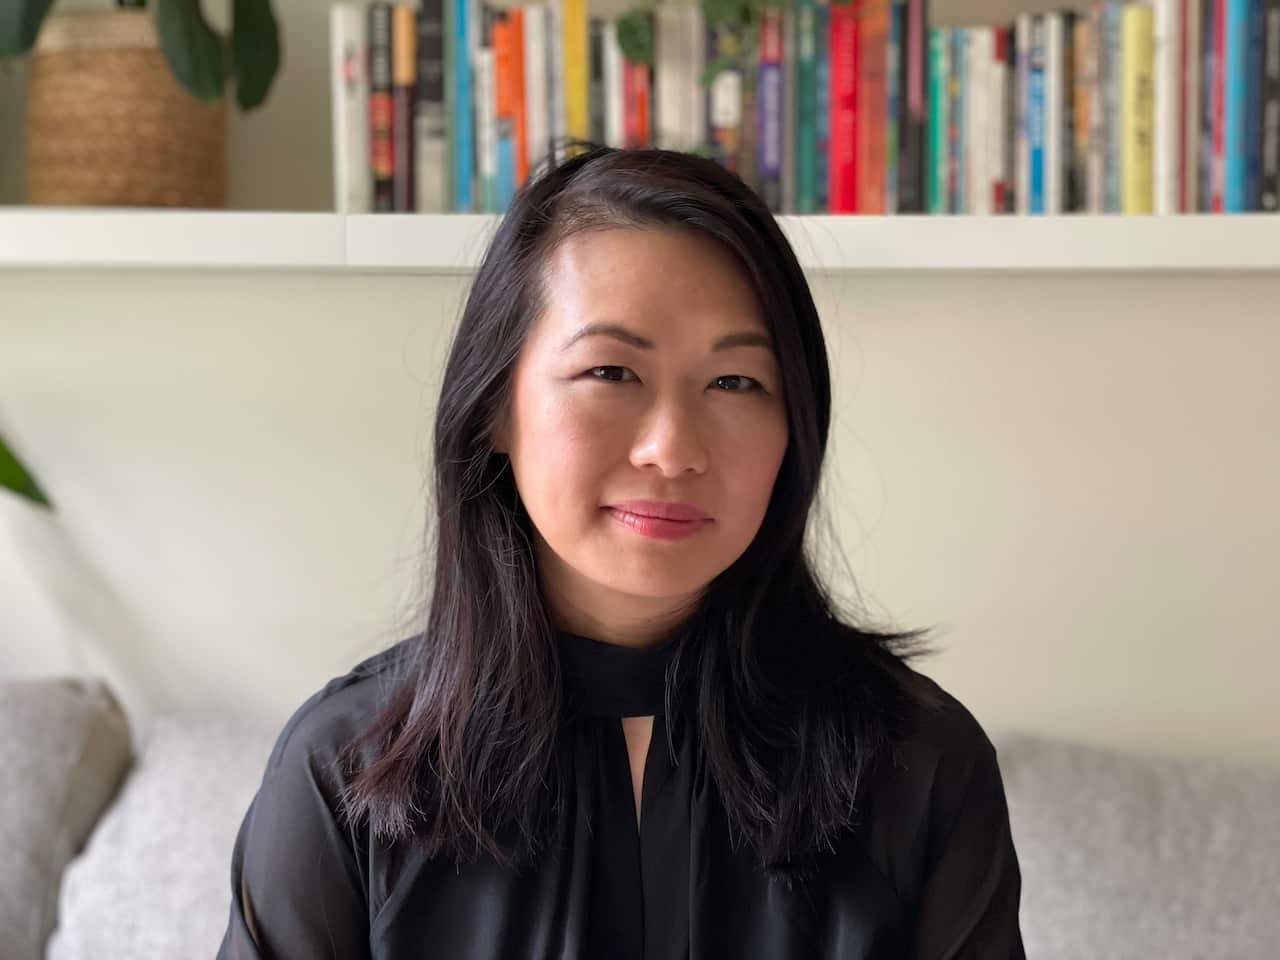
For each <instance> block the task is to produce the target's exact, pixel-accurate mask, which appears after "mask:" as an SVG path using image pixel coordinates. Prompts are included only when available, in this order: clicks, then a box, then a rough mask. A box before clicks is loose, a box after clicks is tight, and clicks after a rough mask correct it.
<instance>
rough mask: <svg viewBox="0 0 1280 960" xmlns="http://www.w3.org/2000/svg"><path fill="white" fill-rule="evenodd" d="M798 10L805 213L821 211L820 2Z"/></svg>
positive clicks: (798, 207) (802, 3)
mask: <svg viewBox="0 0 1280 960" xmlns="http://www.w3.org/2000/svg"><path fill="white" fill-rule="evenodd" d="M795 12H796V84H795V97H794V99H793V104H794V106H793V110H794V112H795V116H796V143H795V175H796V194H795V197H796V199H795V211H796V213H801V214H804V213H816V212H817V211H818V158H817V147H818V47H819V46H820V44H819V42H818V41H819V34H818V5H817V3H816V2H815V0H799V2H798V3H797V5H796V11H795Z"/></svg>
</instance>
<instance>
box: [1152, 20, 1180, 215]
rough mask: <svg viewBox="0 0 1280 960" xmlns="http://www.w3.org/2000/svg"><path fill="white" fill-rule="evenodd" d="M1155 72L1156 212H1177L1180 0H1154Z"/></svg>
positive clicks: (1154, 147) (1154, 170)
mask: <svg viewBox="0 0 1280 960" xmlns="http://www.w3.org/2000/svg"><path fill="white" fill-rule="evenodd" d="M1151 13H1152V33H1153V43H1152V72H1153V75H1154V76H1153V83H1154V86H1155V89H1154V90H1153V91H1152V93H1153V94H1154V97H1155V103H1154V107H1155V109H1154V111H1153V113H1154V123H1153V126H1154V128H1155V129H1154V130H1153V131H1152V135H1153V137H1154V139H1155V142H1154V143H1153V144H1152V171H1151V182H1152V187H1153V189H1154V192H1155V198H1154V200H1155V202H1154V206H1153V208H1152V209H1153V212H1155V213H1159V214H1169V213H1177V212H1178V158H1179V154H1180V145H1179V139H1180V138H1179V136H1178V133H1179V129H1178V125H1179V120H1180V117H1179V111H1178V95H1179V90H1178V81H1179V79H1180V74H1181V72H1182V64H1181V58H1182V47H1181V43H1180V40H1181V33H1182V31H1181V30H1180V29H1179V24H1178V18H1179V15H1180V14H1181V7H1180V3H1179V0H1151Z"/></svg>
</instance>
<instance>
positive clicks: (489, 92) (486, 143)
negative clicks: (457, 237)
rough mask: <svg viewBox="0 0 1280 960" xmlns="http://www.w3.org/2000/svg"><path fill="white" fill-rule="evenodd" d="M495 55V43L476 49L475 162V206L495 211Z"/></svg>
mask: <svg viewBox="0 0 1280 960" xmlns="http://www.w3.org/2000/svg"><path fill="white" fill-rule="evenodd" d="M495 65H496V57H495V55H494V52H493V48H492V47H481V48H480V49H479V50H477V51H476V59H475V78H476V163H477V164H478V166H479V168H480V200H481V202H480V203H479V204H477V206H476V209H477V210H478V211H480V212H483V213H495V212H497V211H496V199H497V194H498V110H497V102H496V96H495V92H494V69H495Z"/></svg>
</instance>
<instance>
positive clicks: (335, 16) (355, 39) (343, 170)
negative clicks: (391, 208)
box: [329, 2, 373, 213]
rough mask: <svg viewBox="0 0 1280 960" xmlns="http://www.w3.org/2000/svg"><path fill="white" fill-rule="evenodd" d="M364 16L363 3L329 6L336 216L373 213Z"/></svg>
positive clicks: (343, 3) (330, 87)
mask: <svg viewBox="0 0 1280 960" xmlns="http://www.w3.org/2000/svg"><path fill="white" fill-rule="evenodd" d="M366 16H367V12H366V8H365V5H364V4H363V3H351V2H342V3H335V4H333V5H332V6H330V7H329V81H330V84H329V89H330V95H331V98H332V103H331V107H332V115H333V208H334V210H335V211H336V212H338V213H369V212H370V211H371V210H372V209H373V181H372V176H371V174H370V172H369V70H368V62H367V61H366V59H365V48H366V46H367V23H368V21H367V20H366V19H365V18H366Z"/></svg>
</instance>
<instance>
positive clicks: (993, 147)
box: [987, 28, 1009, 213]
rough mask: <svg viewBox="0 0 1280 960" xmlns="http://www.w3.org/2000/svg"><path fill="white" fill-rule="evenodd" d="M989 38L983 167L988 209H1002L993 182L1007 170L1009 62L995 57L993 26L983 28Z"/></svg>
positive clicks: (1003, 179) (1002, 180)
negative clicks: (985, 159) (985, 158)
mask: <svg viewBox="0 0 1280 960" xmlns="http://www.w3.org/2000/svg"><path fill="white" fill-rule="evenodd" d="M987 36H988V38H989V50H988V53H989V55H990V60H989V61H988V62H989V63H990V67H989V68H988V69H989V73H988V83H987V87H988V89H989V90H990V91H991V93H990V94H989V95H988V97H987V101H988V103H989V104H990V112H989V113H988V117H989V119H988V122H987V150H988V151H989V156H990V157H991V159H990V161H989V162H988V164H987V168H988V171H989V174H990V178H989V180H988V182H987V193H988V195H989V200H988V203H989V205H990V207H991V212H992V213H1003V212H1004V211H1003V210H997V209H996V184H997V183H1005V182H1007V179H1008V176H1009V172H1008V171H1007V170H1005V168H1004V163H1005V151H1004V144H1005V118H1006V117H1007V116H1008V104H1007V102H1006V100H1007V98H1008V89H1009V87H1008V73H1009V65H1008V63H1007V62H1006V61H1005V60H1004V58H997V57H996V37H995V31H994V28H987Z"/></svg>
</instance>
